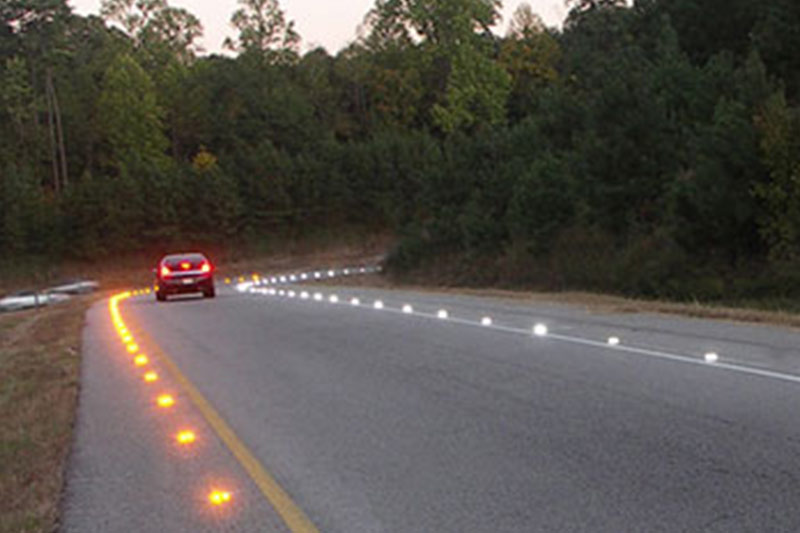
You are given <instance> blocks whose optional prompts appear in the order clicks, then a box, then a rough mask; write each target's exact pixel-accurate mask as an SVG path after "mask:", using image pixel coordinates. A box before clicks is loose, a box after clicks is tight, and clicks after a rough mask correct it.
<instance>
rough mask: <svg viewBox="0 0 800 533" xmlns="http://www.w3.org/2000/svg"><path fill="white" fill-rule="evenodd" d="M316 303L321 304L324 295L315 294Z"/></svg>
mask: <svg viewBox="0 0 800 533" xmlns="http://www.w3.org/2000/svg"><path fill="white" fill-rule="evenodd" d="M314 301H317V302H321V301H322V293H321V292H318V293H316V294H314Z"/></svg>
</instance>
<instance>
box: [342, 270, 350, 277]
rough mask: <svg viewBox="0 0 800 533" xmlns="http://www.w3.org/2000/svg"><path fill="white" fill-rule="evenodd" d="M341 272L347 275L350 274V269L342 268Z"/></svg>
mask: <svg viewBox="0 0 800 533" xmlns="http://www.w3.org/2000/svg"><path fill="white" fill-rule="evenodd" d="M342 274H344V275H345V276H349V275H350V269H349V268H345V269H344V270H342Z"/></svg>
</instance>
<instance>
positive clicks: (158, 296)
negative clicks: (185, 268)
mask: <svg viewBox="0 0 800 533" xmlns="http://www.w3.org/2000/svg"><path fill="white" fill-rule="evenodd" d="M156 300H157V301H159V302H166V301H167V295H166V294H165V293H163V292H161V291H156Z"/></svg>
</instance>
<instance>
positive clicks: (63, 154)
mask: <svg viewBox="0 0 800 533" xmlns="http://www.w3.org/2000/svg"><path fill="white" fill-rule="evenodd" d="M47 84H48V86H49V88H50V95H51V96H52V98H53V110H54V111H55V117H56V133H57V135H58V139H57V142H58V154H59V157H60V158H61V180H62V182H61V183H62V185H63V186H64V188H65V189H66V188H67V187H69V175H68V173H67V148H66V146H65V145H64V128H63V126H62V124H61V106H60V105H59V103H58V95H57V94H56V86H55V84H54V83H53V70H52V69H47Z"/></svg>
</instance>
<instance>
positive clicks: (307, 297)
mask: <svg viewBox="0 0 800 533" xmlns="http://www.w3.org/2000/svg"><path fill="white" fill-rule="evenodd" d="M309 297H310V295H309V294H308V293H307V292H306V291H303V292H301V293H300V298H301V299H302V300H308V299H309Z"/></svg>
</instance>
